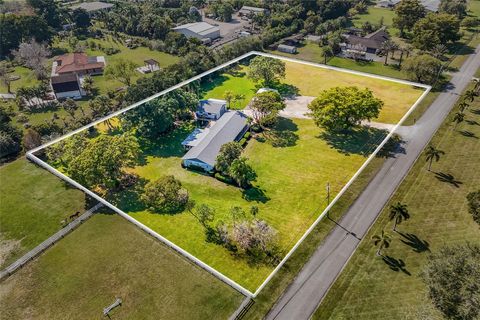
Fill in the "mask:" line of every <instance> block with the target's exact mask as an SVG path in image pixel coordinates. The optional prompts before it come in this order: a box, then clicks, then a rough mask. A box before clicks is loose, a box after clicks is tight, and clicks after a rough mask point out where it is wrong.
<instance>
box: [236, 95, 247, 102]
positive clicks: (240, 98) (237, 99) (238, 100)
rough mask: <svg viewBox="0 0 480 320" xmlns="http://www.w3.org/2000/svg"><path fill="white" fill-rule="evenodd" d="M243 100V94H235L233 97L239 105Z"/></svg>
mask: <svg viewBox="0 0 480 320" xmlns="http://www.w3.org/2000/svg"><path fill="white" fill-rule="evenodd" d="M243 100H245V95H244V94H240V93H238V94H236V95H235V102H238V103H239V104H241V102H242V101H243Z"/></svg>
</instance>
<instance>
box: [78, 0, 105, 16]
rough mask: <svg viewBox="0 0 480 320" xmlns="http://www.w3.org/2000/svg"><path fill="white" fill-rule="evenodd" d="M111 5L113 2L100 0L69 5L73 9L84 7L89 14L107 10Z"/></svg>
mask: <svg viewBox="0 0 480 320" xmlns="http://www.w3.org/2000/svg"><path fill="white" fill-rule="evenodd" d="M112 7H113V4H111V3H106V2H101V1H93V2H82V3H80V4H77V5H74V6H71V7H70V9H71V10H72V11H73V10H75V9H78V8H80V9H84V10H85V11H87V13H88V14H89V15H90V16H91V15H94V14H96V13H98V12H100V11H108V10H110V9H111V8H112Z"/></svg>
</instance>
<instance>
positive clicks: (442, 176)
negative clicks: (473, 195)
mask: <svg viewBox="0 0 480 320" xmlns="http://www.w3.org/2000/svg"><path fill="white" fill-rule="evenodd" d="M435 178H437V179H438V181H440V182H446V183H449V184H451V185H453V186H455V187H456V188H460V185H461V184H463V182H461V181H459V180H455V177H454V176H453V175H451V174H450V173H443V172H435Z"/></svg>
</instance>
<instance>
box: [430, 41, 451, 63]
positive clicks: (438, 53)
mask: <svg viewBox="0 0 480 320" xmlns="http://www.w3.org/2000/svg"><path fill="white" fill-rule="evenodd" d="M430 52H431V53H432V54H433V56H434V57H435V58H437V59H438V60H441V59H443V58H444V57H445V54H446V53H447V52H448V48H447V46H446V45H444V44H437V45H436V46H435V47H433V48H432V50H431V51H430Z"/></svg>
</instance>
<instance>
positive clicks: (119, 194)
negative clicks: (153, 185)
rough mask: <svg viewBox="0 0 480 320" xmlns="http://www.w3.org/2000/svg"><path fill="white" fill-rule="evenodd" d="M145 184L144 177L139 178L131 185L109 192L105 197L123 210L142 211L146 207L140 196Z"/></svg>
mask: <svg viewBox="0 0 480 320" xmlns="http://www.w3.org/2000/svg"><path fill="white" fill-rule="evenodd" d="M146 184H147V180H146V179H144V178H139V179H138V180H137V182H136V183H134V184H133V185H132V186H131V187H128V188H126V189H123V190H116V191H112V192H110V193H109V194H108V196H107V199H108V201H109V202H111V203H113V204H114V205H115V206H117V207H118V208H120V209H121V210H122V211H124V212H139V211H144V210H146V209H147V208H146V207H145V205H144V203H143V201H142V200H141V199H140V197H141V196H142V193H143V189H144V187H145V185H146Z"/></svg>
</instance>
